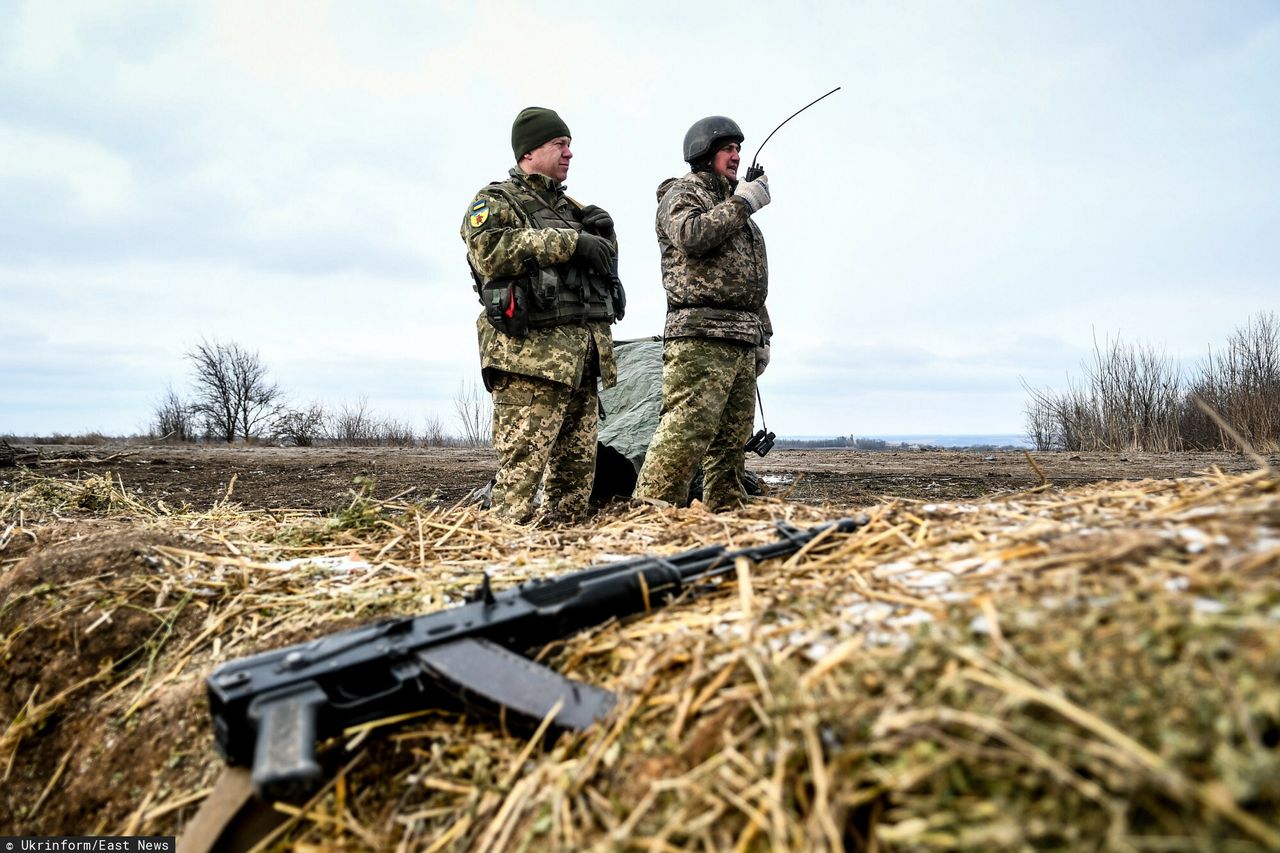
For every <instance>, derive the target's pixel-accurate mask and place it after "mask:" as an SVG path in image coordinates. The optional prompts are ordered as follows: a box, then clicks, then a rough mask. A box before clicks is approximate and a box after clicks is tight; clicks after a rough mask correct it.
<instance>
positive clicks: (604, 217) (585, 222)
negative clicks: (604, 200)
mask: <svg viewBox="0 0 1280 853" xmlns="http://www.w3.org/2000/svg"><path fill="white" fill-rule="evenodd" d="M582 227H583V228H586V229H587V230H588V231H590V232H591V233H592V234H599V235H600V236H601V237H612V236H613V217H612V216H610V215H609V211H607V210H605V209H604V208H602V207H596V206H595V205H594V204H589V205H587V206H586V207H584V208H582Z"/></svg>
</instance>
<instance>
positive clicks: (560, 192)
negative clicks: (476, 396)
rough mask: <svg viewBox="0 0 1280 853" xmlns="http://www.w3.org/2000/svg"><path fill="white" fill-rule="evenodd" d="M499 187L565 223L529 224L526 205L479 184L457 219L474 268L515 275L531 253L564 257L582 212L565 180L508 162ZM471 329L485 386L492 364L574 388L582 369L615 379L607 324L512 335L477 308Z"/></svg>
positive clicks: (559, 260) (545, 259)
mask: <svg viewBox="0 0 1280 853" xmlns="http://www.w3.org/2000/svg"><path fill="white" fill-rule="evenodd" d="M502 187H503V188H504V189H505V190H506V191H507V193H509V194H511V195H514V196H515V197H517V198H529V199H530V204H531V205H537V204H538V202H541V204H545V205H547V206H548V207H549V208H550V209H551V210H552V211H554V212H555V213H557V214H559V215H560V216H562V217H563V218H564V227H563V228H537V227H534V226H533V223H532V221H531V220H530V218H529V215H528V214H527V213H526V212H525V211H524V210H522V209H521V208H520V207H518V206H516V205H513V204H511V203H510V202H509V201H508V200H507V197H506V196H504V195H503V194H502V193H501V192H499V191H496V190H493V189H491V188H490V187H489V186H486V187H484V188H483V189H481V190H480V192H478V193H476V197H475V199H474V201H472V203H471V204H470V205H468V207H467V212H466V215H465V216H463V218H462V230H461V233H462V240H463V242H464V243H466V244H467V257H468V258H469V259H470V261H471V265H472V266H473V267H475V269H476V272H478V273H479V274H480V275H482V276H484V277H486V278H494V277H497V276H508V275H518V274H519V273H520V272H521V271H522V269H523V261H524V259H525V258H526V257H529V256H530V255H532V256H533V258H534V259H535V260H536V261H537V262H538V264H539V265H540V266H548V267H549V266H553V265H555V264H566V263H568V262H569V259H570V258H572V257H573V253H574V250H575V249H577V248H578V233H579V232H580V231H581V230H582V223H581V221H580V218H581V215H582V214H581V212H580V206H579V205H578V204H577V202H575V201H573V200H572V199H570V198H569V197H568V196H566V195H565V194H564V186H563V185H561V184H558V183H556V182H555V181H553V180H551V179H550V178H548V177H546V176H544V175H526V174H525V173H524V172H522V171H520V169H519V168H518V167H514V168H512V169H511V172H510V177H509V178H508V179H507V180H506V181H504V182H503V183H502ZM614 249H615V250H616V249H617V243H616V241H615V243H614ZM476 331H477V334H478V336H479V339H480V369H481V372H482V375H483V376H484V377H485V384H486V386H488V385H489V382H490V380H491V377H492V375H493V371H495V370H501V371H505V372H507V373H519V374H522V375H525V376H534V377H537V378H539V379H547V380H550V381H552V382H559V383H562V384H564V385H569V386H573V387H577V386H578V385H580V384H581V383H582V380H583V377H584V376H585V375H587V374H588V372H592V373H595V375H597V376H599V377H600V379H601V381H602V382H603V383H604V387H606V388H609V387H611V386H612V385H613V384H614V383H615V382H616V381H617V367H616V365H615V364H614V358H613V335H612V333H611V332H610V331H609V325H608V324H607V323H603V322H601V323H582V324H579V325H567V326H553V327H551V328H549V329H531V330H530V331H529V334H528V335H527V336H526V337H523V338H516V337H512V336H511V335H506V334H503V333H502V332H499V331H498V330H497V329H495V328H494V327H493V326H492V325H490V323H489V321H488V320H486V319H485V316H484V312H483V311H481V312H480V316H479V318H477V320H476ZM588 357H593V358H594V359H595V363H594V364H591V363H588Z"/></svg>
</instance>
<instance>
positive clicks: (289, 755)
mask: <svg viewBox="0 0 1280 853" xmlns="http://www.w3.org/2000/svg"><path fill="white" fill-rule="evenodd" d="M328 701H329V697H328V696H327V695H326V694H325V692H324V691H323V690H321V689H320V687H319V685H317V684H316V683H315V682H310V681H308V682H304V683H303V684H299V685H297V686H296V687H293V688H291V689H289V690H285V691H280V692H278V693H271V694H267V695H266V696H262V697H259V698H258V699H255V700H254V701H253V702H252V704H250V705H249V718H250V719H252V720H254V721H255V722H256V723H257V724H258V741H257V744H256V746H255V748H254V751H253V774H252V776H251V780H252V782H253V791H254V793H255V794H257V796H258V798H259V799H260V800H263V801H271V800H296V799H300V798H302V797H303V796H305V795H306V794H308V793H309V792H310V791H311V790H312V789H314V788H315V785H316V782H317V781H319V779H320V777H321V772H320V764H319V763H318V762H317V761H316V749H315V745H316V717H317V715H318V712H319V710H320V708H321V706H323V705H324V704H326V703H327V702H328Z"/></svg>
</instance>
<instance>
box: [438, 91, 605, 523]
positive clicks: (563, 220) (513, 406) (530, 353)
mask: <svg viewBox="0 0 1280 853" xmlns="http://www.w3.org/2000/svg"><path fill="white" fill-rule="evenodd" d="M570 142H571V134H570V133H569V128H568V126H567V125H566V124H565V123H564V121H563V120H562V119H561V118H560V116H559V115H557V114H556V112H555V111H554V110H549V109H545V108H542V107H529V108H527V109H525V110H522V111H521V112H520V114H519V115H518V116H516V120H515V123H514V124H513V125H512V127H511V147H512V151H513V153H514V154H515V159H516V165H515V166H514V167H513V168H512V169H511V171H510V173H509V176H508V178H507V180H505V181H502V182H495V183H492V184H489V185H488V186H486V187H484V188H483V189H481V190H480V192H479V193H477V194H476V196H475V198H474V200H473V201H472V202H471V204H470V205H469V206H468V208H467V212H466V214H465V216H464V217H463V220H462V239H463V242H465V243H466V245H467V260H468V262H469V264H470V265H471V274H472V277H473V278H474V280H475V289H476V292H477V293H478V294H479V296H480V302H481V304H483V305H484V311H483V312H482V313H481V315H480V317H479V318H478V319H477V321H476V327H477V331H478V333H479V338H480V367H481V375H482V376H483V378H484V384H485V387H486V388H487V389H488V390H489V391H490V393H491V394H492V395H493V446H494V449H495V450H496V451H497V453H498V463H499V468H498V474H497V478H496V480H495V483H494V487H493V508H494V510H495V511H497V512H498V513H500V514H501V515H502V516H504V517H506V518H508V519H511V520H514V521H519V522H523V521H526V520H528V519H529V518H530V517H531V516H532V515H533V511H534V495H535V493H536V492H537V488H538V484H539V483H540V482H541V483H542V485H543V490H544V503H543V513H544V518H545V519H547V520H568V519H572V518H575V517H578V516H580V515H582V514H583V513H584V512H585V511H586V509H587V498H588V496H589V495H590V493H591V481H592V475H593V473H594V471H595V454H596V423H597V417H598V411H599V402H598V398H597V396H596V380H597V379H599V380H601V381H602V382H603V384H604V386H605V387H606V388H607V387H610V386H612V385H613V384H614V382H615V381H616V379H617V370H616V367H615V364H614V358H613V337H612V334H611V333H610V331H609V325H610V324H611V323H613V322H614V321H615V320H619V319H621V318H622V312H623V308H624V304H625V297H624V295H623V292H622V285H621V283H620V282H619V281H618V277H617V256H618V242H617V237H616V236H615V234H614V226H613V219H612V217H610V216H609V214H608V213H606V212H605V211H604V210H603V209H601V208H599V207H596V206H595V205H587V206H585V207H584V206H582V205H580V204H578V202H576V201H574V200H573V199H571V198H569V197H568V196H567V195H565V192H564V179H565V177H566V176H567V175H568V173H569V163H570V160H571V158H572V157H573V152H572V151H571V150H570V148H569V146H570Z"/></svg>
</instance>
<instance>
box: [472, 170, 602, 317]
mask: <svg viewBox="0 0 1280 853" xmlns="http://www.w3.org/2000/svg"><path fill="white" fill-rule="evenodd" d="M489 189H490V190H491V191H493V192H495V193H497V194H498V195H501V196H502V197H503V198H504V199H505V200H506V201H508V202H509V203H510V204H511V206H512V207H514V208H515V209H517V210H519V211H521V213H522V214H523V215H524V216H525V218H526V219H528V221H529V224H530V226H531V227H535V228H555V227H562V228H563V227H565V226H569V227H571V228H573V229H574V230H575V231H577V230H580V228H581V226H580V225H579V224H578V223H576V222H571V221H569V220H567V219H565V218H564V217H562V216H560V215H559V214H558V213H556V212H555V211H554V210H553V209H552V208H550V207H549V206H547V205H546V204H545V203H544V202H542V201H541V200H540V199H538V198H537V197H535V196H534V195H533V194H532V193H519V192H515V191H513V190H511V189H510V188H509V187H508V186H506V184H504V183H493V184H490V185H489ZM467 263H468V264H470V263H471V261H470V258H468V259H467ZM523 263H524V271H523V272H522V273H521V274H520V275H516V276H502V277H498V278H489V279H487V278H485V277H484V276H482V275H480V274H479V273H478V272H477V271H476V268H475V266H474V265H471V277H472V278H473V279H474V280H475V291H476V293H477V295H479V297H480V303H481V304H482V305H484V313H485V317H486V319H488V321H489V322H490V324H492V325H493V327H494V328H495V329H497V330H498V331H499V332H502V333H504V334H507V335H513V336H515V337H524V336H525V335H527V334H528V333H529V330H530V329H546V328H550V327H552V326H565V325H577V324H580V323H591V322H607V323H613V322H615V321H617V320H621V319H622V316H623V313H624V311H625V310H626V294H625V292H624V291H623V289H622V282H621V281H619V280H618V260H617V258H614V260H613V267H612V269H611V270H610V273H609V275H607V276H604V275H600V274H599V273H597V272H595V271H594V270H589V269H587V267H586V266H585V265H584V264H581V263H578V262H570V263H565V264H555V265H553V266H550V267H540V266H539V265H538V262H537V261H536V260H535V259H534V258H533V257H532V256H530V257H526V258H525V259H524V261H523Z"/></svg>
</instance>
